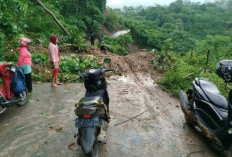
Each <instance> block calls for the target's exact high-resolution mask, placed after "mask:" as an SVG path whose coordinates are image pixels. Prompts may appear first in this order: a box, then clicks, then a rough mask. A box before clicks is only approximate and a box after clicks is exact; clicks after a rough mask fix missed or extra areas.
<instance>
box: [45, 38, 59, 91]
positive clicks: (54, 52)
mask: <svg viewBox="0 0 232 157" xmlns="http://www.w3.org/2000/svg"><path fill="white" fill-rule="evenodd" d="M50 41H51V42H50V44H49V46H48V49H49V56H50V62H51V64H52V67H53V73H52V83H51V86H52V87H56V86H57V85H61V83H59V81H58V77H59V71H60V68H59V64H60V61H61V59H60V52H59V48H58V45H57V43H58V37H57V36H56V35H53V36H51V38H50Z"/></svg>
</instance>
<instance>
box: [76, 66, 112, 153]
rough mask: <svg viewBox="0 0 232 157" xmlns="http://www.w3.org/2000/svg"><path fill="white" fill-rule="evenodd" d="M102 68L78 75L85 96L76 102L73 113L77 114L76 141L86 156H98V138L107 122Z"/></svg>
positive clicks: (105, 86)
mask: <svg viewBox="0 0 232 157" xmlns="http://www.w3.org/2000/svg"><path fill="white" fill-rule="evenodd" d="M108 71H112V70H106V69H103V68H99V69H90V70H88V71H87V72H86V73H83V74H81V75H80V78H79V79H78V80H83V81H84V85H85V88H86V94H85V97H84V98H82V99H81V100H80V101H79V103H78V104H76V107H77V108H76V109H75V114H76V115H77V116H78V118H77V119H76V122H75V125H76V127H77V128H78V138H77V143H78V144H79V145H80V146H81V147H82V149H83V151H84V153H85V154H86V155H87V156H88V157H94V156H98V155H99V154H98V153H99V150H98V144H99V143H102V142H103V141H102V140H101V139H98V136H99V134H100V133H101V131H102V129H103V130H106V129H107V127H108V123H109V97H108V92H107V84H106V79H105V77H104V74H105V73H106V72H108Z"/></svg>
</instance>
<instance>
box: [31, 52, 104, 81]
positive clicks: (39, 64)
mask: <svg viewBox="0 0 232 157" xmlns="http://www.w3.org/2000/svg"><path fill="white" fill-rule="evenodd" d="M32 61H33V63H34V71H33V73H32V74H33V75H32V76H33V80H34V81H50V79H51V73H52V70H51V65H50V63H49V58H48V54H33V55H32ZM91 67H100V65H99V64H98V63H97V60H96V58H84V57H82V56H79V57H74V56H62V57H61V64H60V76H59V77H60V80H61V81H64V82H72V81H73V80H74V79H75V78H76V77H77V75H78V74H80V73H82V72H84V71H85V70H86V69H88V68H91Z"/></svg>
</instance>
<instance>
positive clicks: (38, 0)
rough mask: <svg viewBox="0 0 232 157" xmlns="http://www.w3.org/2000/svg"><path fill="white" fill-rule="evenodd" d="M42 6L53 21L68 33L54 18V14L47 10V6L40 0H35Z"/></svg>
mask: <svg viewBox="0 0 232 157" xmlns="http://www.w3.org/2000/svg"><path fill="white" fill-rule="evenodd" d="M36 1H37V2H38V3H39V4H40V5H41V6H42V7H43V8H44V10H45V11H46V12H47V13H49V14H50V15H51V16H52V18H53V19H54V20H55V22H56V23H57V24H58V25H59V26H60V28H61V29H62V30H63V31H64V32H65V33H66V34H67V35H68V34H69V33H68V31H67V30H66V29H65V28H64V26H63V25H62V24H61V23H60V21H59V20H58V19H57V18H56V16H55V15H54V14H53V13H52V12H51V11H50V10H48V8H47V7H45V5H44V4H43V3H42V2H41V1H40V0H36Z"/></svg>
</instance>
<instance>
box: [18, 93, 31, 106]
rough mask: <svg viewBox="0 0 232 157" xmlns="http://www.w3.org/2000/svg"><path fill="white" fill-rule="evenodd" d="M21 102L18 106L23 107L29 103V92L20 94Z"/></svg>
mask: <svg viewBox="0 0 232 157" xmlns="http://www.w3.org/2000/svg"><path fill="white" fill-rule="evenodd" d="M20 97H21V98H20V101H19V103H18V106H23V105H25V104H27V103H28V99H29V97H28V91H27V89H25V90H24V91H23V92H22V93H21V94H20Z"/></svg>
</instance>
